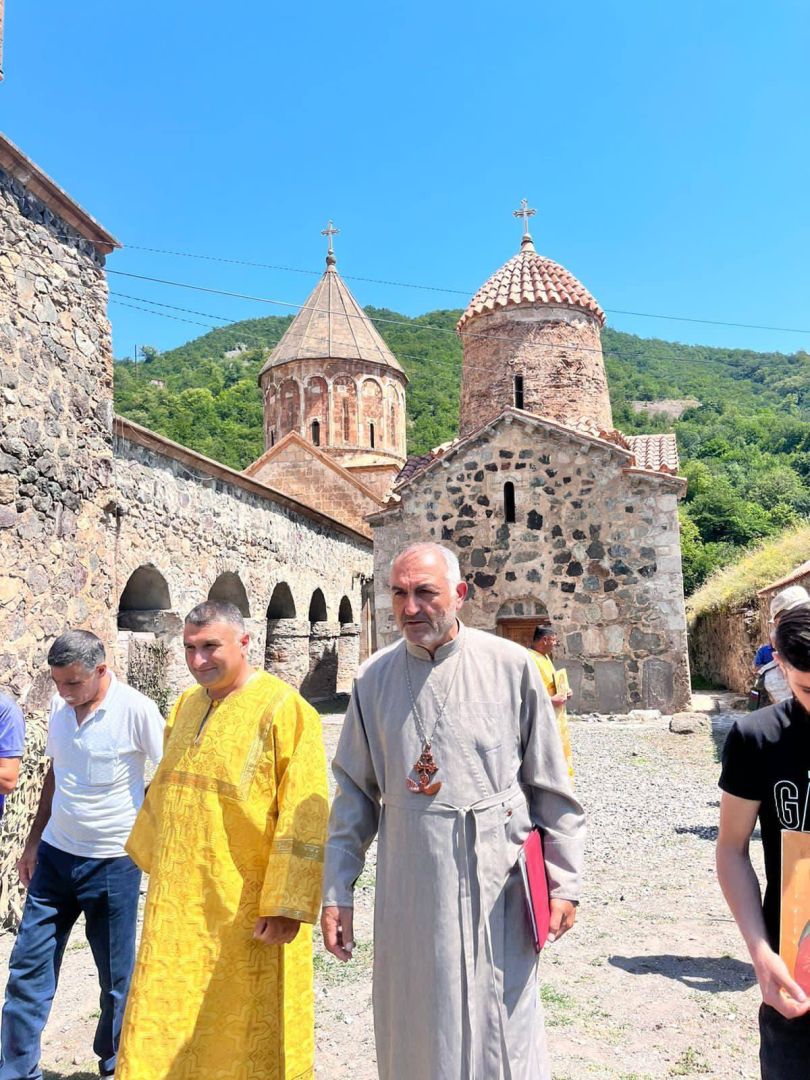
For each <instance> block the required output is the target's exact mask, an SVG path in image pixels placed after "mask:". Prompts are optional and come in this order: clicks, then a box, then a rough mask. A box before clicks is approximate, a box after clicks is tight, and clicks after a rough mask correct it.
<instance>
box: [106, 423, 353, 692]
mask: <svg viewBox="0 0 810 1080" xmlns="http://www.w3.org/2000/svg"><path fill="white" fill-rule="evenodd" d="M201 470H202V463H201V465H200V467H199V469H194V470H192V469H190V468H189V465H188V455H187V454H184V460H183V461H180V460H177V459H175V458H174V457H171V456H168V454H161V453H159V452H157V451H156V450H155V449H152V448H148V447H145V446H143V445H140V444H138V443H136V442H134V441H131V440H130V439H128V438H125V437H123V436H116V439H115V463H114V479H115V492H116V494H115V498H116V514H115V521H116V526H115V528H116V538H115V547H116V593H117V595H121V594H122V593H123V591H124V589H125V587H126V585H127V582H128V580H129V579H130V576H131V575H132V574H134V573H135V572H136V571H137V570H138V569H139V568H140V567H144V566H149V567H151V568H153V569H154V570H156V571H157V572H158V573H159V574H160V575H161V577H162V579H163V580H164V581H165V583H166V586H167V589H168V597H169V609H170V613H171V612H173V613H174V615H175V616H178V618H176V619H174V620H173V619H171V618H167V615H166V613H165V612H161V613H157V614H159V615H160V618H159V620H158V621H157V622H153V621H151V620H150V621H149V623H148V624H146V623H144V622H143V620H140V621H141V624H142V625H141V626H140V629H141V630H143V631H149V630H151V631H156V632H157V634H158V636H162V637H163V639H164V640H169V641H170V642H173V643H175V645H176V644H177V640H178V637H179V633H180V630H181V628H182V624H181V619H182V616H184V615H185V613H186V612H187V611H188V610H189V609H190V608H192V607H193V606H194V605H195V604H198V603H200V602H201V601H203V600H205V599H207V598H208V595H209V591H210V590H211V588H212V586H214V584H215V582H218V583H219V587H218V590H217V595H219V596H221V597H222V598H224V599H229V600H231V601H232V602H234V603H236V604H237V606H239V607H240V608H241V610H242V613H243V615H244V616H245V617H246V619H247V621H248V625H249V628H250V631H251V639H252V659H253V662H254V663H256V664H257V665H262V664H263V663H264V662H265V660H266V659H267V666H268V668H269V670H271V671H274V673H276V674H278V675H279V676H281V677H282V678H285V679H287V681H289V682H291V683H293V685H295V686H301V687H302V689H303V690H304V692H305V693H307V680H309V682H310V683H312V685H314V686H316V688H317V690H318V694H319V695H322V696H329V695H330V694H332V695H334V693H335V690H336V677H337V642H338V638H339V636H340V632H341V627H340V624H339V622H338V617H339V611H340V608H341V603H342V602H348V603H349V605H350V607H351V608H352V610H356V611H360V609H361V604H362V597H361V586H360V582H361V578H362V576H363V575H368V574H369V573H370V571H371V563H372V559H371V552H370V550H369V546H368V544H367V543H365V542H364V541H363V540H362V539H361V538H360V537H357V538H355V539H352V538H351V537H349V536H347V535H342V534H340V533H337V532H333V531H332V530H330V529H328V528H326V527H324V526H318V525H316V524H315V523H314V522H310V521H307V520H306V519H305V518H303V517H301V516H300V515H298V514H296V513H294V512H292V511H290V510H287V509H285V508H283V507H281V506H279V505H278V504H276V503H275V502H273V501H272V499H270V498H261V497H259V496H257V495H255V494H253V493H251V492H249V491H246V490H243V489H241V488H240V487H238V486H236V485H235V484H234V485H229V484H226V483H224V482H223V481H222V480H219V479H214V477H211V476H206V475H205V474H204V472H202V471H201ZM280 584H284V585H286V587H287V588H288V589H289V594H290V597H291V602H292V605H293V607H294V612H293V613H291V614H290V615H289V616H288V617H286V618H282V619H275V618H273V619H272V620H270V621H268V609H269V606H270V601H271V598H272V596H273V593H274V590H275V589H276V587H277V586H279V585H280ZM317 590H320V592H321V593H322V594H323V597H324V600H325V603H326V611H327V621H324V622H323V623H321V622H318V623H313V624H310V622H309V621H308V619H307V615H308V612H309V610H310V604H311V602H312V597H313V594H314V593H315V592H316V591H317ZM132 618H133V616H132V615H131V614H130V613H127V616H126V618H125V619H124V621H125V622H131V620H132ZM137 621H138V619H137V616H136V622H137ZM268 627H269V629H270V639H269V641H268ZM323 627H328V628H329V630H328V633H326V632H323V633H322V632H321V630H322V628H323ZM316 628H317V632H315V631H316ZM327 639H328V642H329V645H328V646H327V644H326V642H327ZM315 641H317V642H318V645H317V648H316V647H315V646H314V644H313V643H314V642H315ZM313 650H314V652H313ZM315 652H318V656H315V655H314V654H315ZM333 654H334V655H333ZM181 671H182V668H181ZM187 684H188V675H187V674H185V675H183V685H187Z"/></svg>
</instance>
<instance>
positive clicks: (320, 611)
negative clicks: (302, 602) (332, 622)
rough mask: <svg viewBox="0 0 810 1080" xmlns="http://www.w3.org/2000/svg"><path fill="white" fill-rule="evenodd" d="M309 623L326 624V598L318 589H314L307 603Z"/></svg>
mask: <svg viewBox="0 0 810 1080" xmlns="http://www.w3.org/2000/svg"><path fill="white" fill-rule="evenodd" d="M307 617H308V619H309V621H310V622H311V623H316V622H326V618H327V616H326V598H325V597H324V595H323V593H322V592H321V590H320V589H316V590H315V592H314V593H313V594H312V599H311V600H310V602H309V615H308V616H307Z"/></svg>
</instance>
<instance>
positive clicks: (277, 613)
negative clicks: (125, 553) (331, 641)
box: [118, 565, 354, 629]
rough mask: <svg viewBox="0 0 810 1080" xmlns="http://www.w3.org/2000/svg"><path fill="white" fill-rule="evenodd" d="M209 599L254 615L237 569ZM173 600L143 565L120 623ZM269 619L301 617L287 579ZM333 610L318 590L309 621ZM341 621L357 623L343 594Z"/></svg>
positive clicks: (124, 600)
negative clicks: (132, 615)
mask: <svg viewBox="0 0 810 1080" xmlns="http://www.w3.org/2000/svg"><path fill="white" fill-rule="evenodd" d="M207 599H208V600H217V601H219V602H220V603H226V604H234V605H235V606H236V607H237V608H239V611H240V612H241V613H242V616H243V617H244V618H245V619H250V618H252V617H253V614H252V612H251V607H250V602H249V600H248V595H247V591H246V589H245V586H244V585H243V584H242V579H241V578H240V577H239V575H238V574H236V573H234V572H233V571H230V570H226V571H225V572H224V573H222V574H220V575H219V577H218V578H217V579H216V581H215V582H214V584H213V585H212V586H211V588H210V589H209V590H208V596H207ZM171 610H172V601H171V594H170V592H169V585H168V582H167V581H166V579H165V578H164V577H163V575H162V574H161V573H160V571H159V570H158V569H156V568H155V567H154V566H149V565H146V566H139V567H138V569H137V570H135V571H134V572H133V573H132V574H131V575H130V577H129V579H128V581H127V583H126V585H125V586H124V590H123V592H122V593H121V599H120V601H119V604H118V625H119V628H121V629H128V628H129V627H126V626H123V627H122V622H126V621H127V620H126V616H127V615H128V614H130V613H133V612H150V611H171ZM265 618H267V619H295V618H298V612H297V611H296V605H295V600H294V599H293V594H292V591H291V589H290V587H289V585H288V584H287V582H286V581H280V582H279V583H278V584H277V585H276V586H275V588H274V589H273V593H272V596H271V597H270V603H269V604H268V605H267V612H266V614H265ZM328 618H329V613H328V610H327V605H326V597H325V596H324V594H323V591H322V590H321V589H315V590H314V591H313V593H312V597H311V599H310V602H309V609H308V612H307V619H308V620H309V622H326V621H327V620H328ZM337 621H338V623H340V624H341V625H343V624H346V623H352V622H354V613H353V610H352V602H351V600H350V599H349V597H348V596H343V597H341V600H340V603H339V605H338V611H337Z"/></svg>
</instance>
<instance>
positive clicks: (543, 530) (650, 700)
mask: <svg viewBox="0 0 810 1080" xmlns="http://www.w3.org/2000/svg"><path fill="white" fill-rule="evenodd" d="M510 421H511V422H510ZM629 461H630V455H629V454H628V453H627V452H626V451H624V450H621V449H620V448H618V447H614V446H611V445H609V444H606V443H604V442H602V441H600V440H593V439H591V440H589V439H587V438H585V437H583V438H579V437H578V436H577V433H575V432H570V431H565V430H561V429H560V428H558V427H555V426H554V425H552V424H544V423H543V421H541V420H539V419H534V418H529V417H526V418H525V419H524V418H520V417H514V418H511V417H509V416H507V417H503V418H501V419H499V420H498V421H496V422H495V423H494V424H493V425H491V426H490V427H489V428H487V429H486V430H485V431H484V432H482V433H481V434H480V435H479V436H477V437H476V438H475V439H474V440H469V441H467V442H466V443H464V444H462V446H461V447H459V449H458V450H457V451H455V452H451V454H449V455H447V456H446V457H445V458H444V459H440V462H439V463H437V464H436V465H434V466H432V467H431V468H430V469H428V470H427V471H426V472H425V473H423V474H422V475H421V476H419V475H417V476H416V477H415V478H414V480H413V481H412V482H411V483H410V484H409V485H408V486H407V487H405V488H404V489H403V490H402V493H401V494H402V501H401V504H400V506H399V507H398V508H397V509H392V510H388V511H385V512H383V513H381V514H379V515H376V516H375V517H374V518H372V525H373V526H374V546H375V573H374V579H375V583H376V609H377V633H378V638H379V643H380V644H387V643H388V642H390V641H392V640H393V639H394V638H395V637H396V628H395V626H394V624H393V619H392V615H391V602H390V598H389V596H388V593H387V590H386V588H385V582H386V581H387V574H388V570H389V567H390V564H391V560H392V558H393V556H394V554H395V553H396V551H397V550H399V549H400V548H402V547H403V546H405V544H407V543H409V542H414V541H416V540H429V539H433V540H437V541H439V542H443V543H446V544H447V545H448V546H449V547H451V548H452V549H453V550H455V551H456V553H457V554H458V556H459V559H460V562H461V567H462V573H463V575H464V577H465V579H466V581H467V583H468V586H469V590H470V593H469V600H468V602H467V603H466V605H465V607H464V609H463V618H464V621H465V622H466V623H468V624H469V625H472V626H476V627H479V628H481V629H485V630H490V631H496V630H497V627H498V619H499V616H500V617H501V618H506V617H509V618H511V617H513V616H514V614H515V611H516V603H519V604H520V605H521V608H522V610H524V611H526V612H531V611H535V610H545V611H547V612H548V616H549V618H550V620H551V623H552V625H553V626H554V628H555V629H556V631H557V633H558V635H559V639H560V642H561V646H562V648H561V650H560V653H559V655H558V656H557V657H556V660H557V662H558V666H564V667H566V668H567V669H568V672H569V677H570V681H571V685H572V688H573V689H574V690H575V694H576V696H575V699H574V703H573V708H574V709H577V710H579V711H583V712H589V711H599V712H605V713H610V712H621V711H626V710H627V709H631V708H636V707H643V708H659V709H661V710H662V711H665V712H673V711H677V710H678V709H680V708H683V707H684V706H686V705H687V703H688V701H689V693H690V690H689V666H688V660H687V648H686V621H685V615H684V602H683V580H682V575H681V562H680V536H679V526H678V516H677V500H678V495H679V493H680V492H681V490H682V487H683V482H682V481H679V480H676V479H674V478H672V477H666V476H664V475H661V474H654V473H646V474H645V473H642V472H641V471H640V470H628V463H629ZM506 484H512V485H513V489H514V501H515V521H514V523H508V522H507V521H506V520H505V505H504V490H505V485H506ZM534 604H540V605H541V608H535V607H532V605H534Z"/></svg>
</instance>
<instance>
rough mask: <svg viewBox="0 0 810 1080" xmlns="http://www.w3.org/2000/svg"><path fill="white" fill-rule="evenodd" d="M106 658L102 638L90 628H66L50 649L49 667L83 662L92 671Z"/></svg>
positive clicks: (83, 665) (87, 669) (84, 666)
mask: <svg viewBox="0 0 810 1080" xmlns="http://www.w3.org/2000/svg"><path fill="white" fill-rule="evenodd" d="M105 658H106V653H105V652H104V645H103V644H102V641H101V638H98V637H96V635H95V634H93V633H91V632H90V631H89V630H66V631H65V632H64V634H60V635H59V637H58V638H57V639H56V641H55V642H54V643H53V645H51V647H50V649H49V650H48V667H59V668H61V667H68V666H69V665H70V664H81V665H82V667H83V668H84V669H85V671H92V670H93V669H94V668H97V667H98V665H99V664H103V663H104V660H105Z"/></svg>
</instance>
